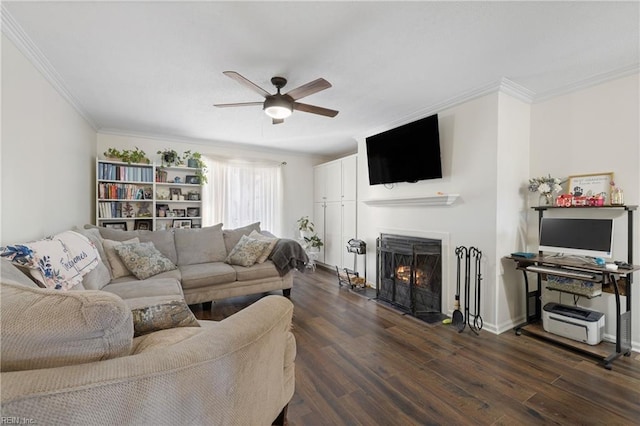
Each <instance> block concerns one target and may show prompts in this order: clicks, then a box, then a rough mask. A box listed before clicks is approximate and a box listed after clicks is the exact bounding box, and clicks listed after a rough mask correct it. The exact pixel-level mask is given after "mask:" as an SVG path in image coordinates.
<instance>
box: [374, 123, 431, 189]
mask: <svg viewBox="0 0 640 426" xmlns="http://www.w3.org/2000/svg"><path fill="white" fill-rule="evenodd" d="M366 142H367V162H368V163H369V184H371V185H377V184H381V183H396V182H417V181H419V180H426V179H439V178H441V177H442V164H441V160H440V133H439V130H438V115H437V114H435V115H432V116H429V117H426V118H423V119H420V120H417V121H414V122H412V123H409V124H405V125H403V126H400V127H396V128H395V129H391V130H387V131H386V132H382V133H379V134H377V135H374V136H369V137H368V138H367V140H366Z"/></svg>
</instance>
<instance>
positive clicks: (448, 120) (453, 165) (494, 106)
mask: <svg viewBox="0 0 640 426" xmlns="http://www.w3.org/2000/svg"><path fill="white" fill-rule="evenodd" d="M498 100H499V99H498V93H493V94H490V95H486V96H483V97H481V98H478V99H475V100H472V101H469V102H467V103H464V104H462V105H459V106H456V107H454V108H451V109H448V110H445V111H441V112H438V116H439V126H440V146H441V151H442V166H443V178H442V179H436V180H427V181H420V182H418V183H414V184H410V183H399V184H396V186H395V187H394V188H393V189H387V188H385V187H384V186H383V185H375V186H370V185H369V177H368V167H367V158H366V145H365V141H364V140H360V141H359V154H358V201H359V202H358V238H361V239H364V240H365V241H366V243H367V246H368V247H369V250H368V257H367V265H368V268H367V269H368V270H367V277H368V279H369V281H375V276H376V271H375V265H376V260H375V241H376V238H377V237H378V236H379V233H380V230H381V229H382V230H387V229H393V230H399V231H418V232H419V233H423V234H424V233H427V234H429V233H434V234H439V235H444V236H445V238H447V240H448V243H447V244H448V246H447V247H443V296H442V297H443V312H450V311H451V310H452V308H453V300H454V294H455V287H456V282H455V280H456V262H455V259H456V258H455V255H454V249H455V247H457V246H461V245H462V246H475V247H477V248H478V249H480V250H481V251H482V252H483V264H482V274H483V277H484V279H483V284H482V285H483V288H482V302H483V303H482V308H481V313H482V314H483V319H485V327H486V328H488V329H492V328H495V316H494V314H493V313H494V312H496V306H495V283H496V274H495V259H496V256H497V253H496V202H497V197H496V192H497V191H496V188H497V185H498V183H497V159H498V156H497V149H498V146H497V141H498ZM408 155H411V154H410V153H408ZM437 192H443V193H458V194H460V198H458V200H457V201H456V202H455V203H454V204H453V205H451V206H435V207H420V206H415V207H407V206H397V207H395V206H394V207H391V206H389V207H377V206H376V207H374V206H369V205H367V204H365V203H363V201H364V200H367V199H383V198H408V197H420V196H429V195H436V193H437ZM487 317H489V318H487Z"/></svg>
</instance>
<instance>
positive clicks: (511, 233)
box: [493, 93, 531, 332]
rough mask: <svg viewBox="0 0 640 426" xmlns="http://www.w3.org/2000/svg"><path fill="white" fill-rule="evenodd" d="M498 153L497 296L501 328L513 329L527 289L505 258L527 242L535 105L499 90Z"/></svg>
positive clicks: (521, 315) (523, 309)
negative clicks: (528, 196) (528, 182)
mask: <svg viewBox="0 0 640 426" xmlns="http://www.w3.org/2000/svg"><path fill="white" fill-rule="evenodd" d="M498 96H499V104H498V116H499V123H498V157H497V160H498V161H497V172H498V177H497V185H496V193H497V200H496V206H497V209H496V257H495V259H494V264H495V265H496V266H497V268H496V274H497V277H496V278H497V280H496V283H495V285H496V300H495V306H496V311H495V318H494V321H493V323H494V324H496V327H497V331H498V332H502V331H506V330H509V329H511V328H512V327H513V326H514V325H515V324H514V318H523V319H524V317H525V314H526V307H525V289H524V285H521V284H520V280H519V279H518V278H520V277H519V276H517V274H518V273H520V272H519V271H518V272H516V271H515V269H514V268H513V262H512V261H510V260H507V259H504V257H505V256H507V255H509V254H510V253H513V252H514V251H524V249H525V246H526V235H525V233H526V228H527V227H526V220H527V210H526V207H527V205H526V199H527V198H526V195H527V193H526V191H527V190H526V188H525V187H524V183H525V182H527V181H528V179H529V143H530V133H531V123H530V117H531V106H530V105H529V104H527V103H525V102H522V101H520V100H518V99H515V98H513V97H511V96H509V95H506V94H504V93H499V95H498Z"/></svg>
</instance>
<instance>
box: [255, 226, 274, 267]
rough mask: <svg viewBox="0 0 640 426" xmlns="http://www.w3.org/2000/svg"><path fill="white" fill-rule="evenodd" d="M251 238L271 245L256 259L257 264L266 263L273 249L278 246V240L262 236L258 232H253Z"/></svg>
mask: <svg viewBox="0 0 640 426" xmlns="http://www.w3.org/2000/svg"><path fill="white" fill-rule="evenodd" d="M249 238H253V239H254V240H259V241H268V242H269V245H268V246H267V247H266V248H265V249H264V251H263V252H262V254H261V255H260V256H259V257H258V258H257V259H256V263H264V261H265V260H267V258H268V257H269V255H270V254H271V252H272V251H273V248H274V247H275V246H276V243H277V242H278V239H277V238H271V237H267V236H266V235H262V234H261V233H259V232H257V231H251V233H250V234H249Z"/></svg>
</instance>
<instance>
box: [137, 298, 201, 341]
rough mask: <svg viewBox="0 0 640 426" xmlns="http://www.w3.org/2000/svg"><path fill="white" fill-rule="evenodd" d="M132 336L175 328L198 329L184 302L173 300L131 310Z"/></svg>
mask: <svg viewBox="0 0 640 426" xmlns="http://www.w3.org/2000/svg"><path fill="white" fill-rule="evenodd" d="M132 315H133V329H134V336H135V337H137V336H142V335H144V334H149V333H153V332H154V331H159V330H166V329H169V328H177V327H200V324H199V323H198V320H196V317H195V316H193V313H192V312H191V310H190V309H189V306H187V303H186V302H185V301H184V300H173V301H170V302H165V303H161V304H157V305H152V306H145V307H142V308H139V309H133V310H132Z"/></svg>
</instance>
